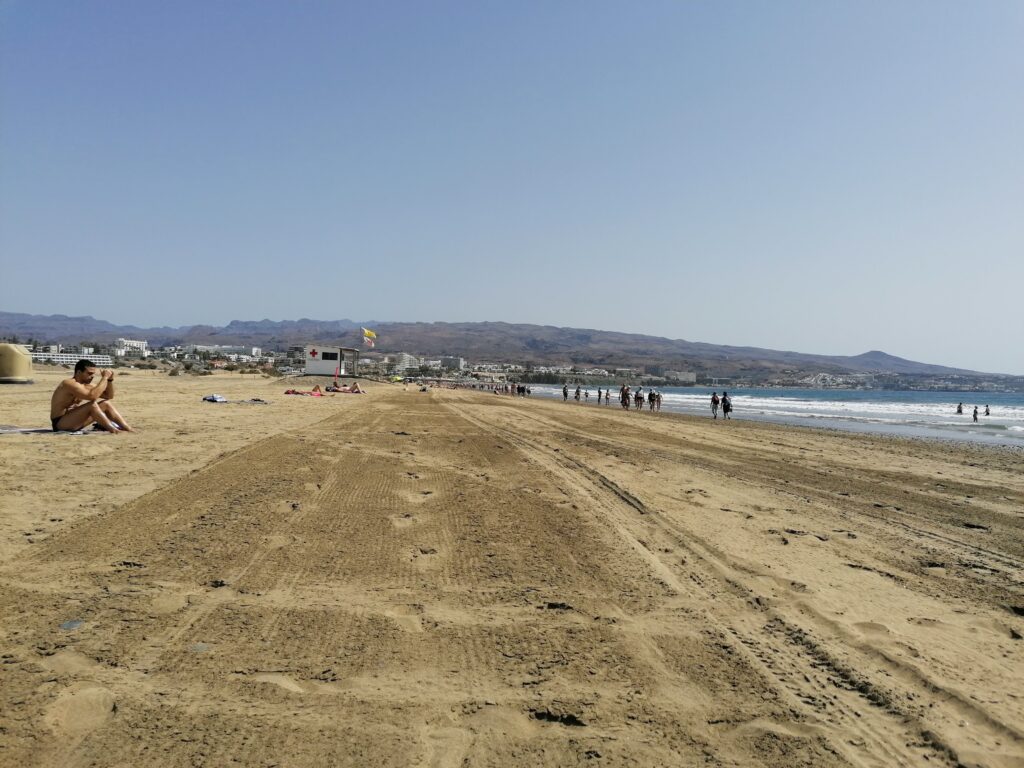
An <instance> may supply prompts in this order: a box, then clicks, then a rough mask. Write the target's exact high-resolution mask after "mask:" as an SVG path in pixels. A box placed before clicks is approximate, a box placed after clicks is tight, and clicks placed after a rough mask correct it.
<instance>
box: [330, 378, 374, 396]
mask: <svg viewBox="0 0 1024 768" xmlns="http://www.w3.org/2000/svg"><path fill="white" fill-rule="evenodd" d="M327 391H328V392H340V393H341V394H347V395H365V394H366V393H365V392H363V390H361V389H360V388H359V382H358V381H353V382H352V385H351V386H348V385H344V386H341V387H336V386H332V385H330V384H328V385H327Z"/></svg>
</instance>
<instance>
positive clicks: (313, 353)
mask: <svg viewBox="0 0 1024 768" xmlns="http://www.w3.org/2000/svg"><path fill="white" fill-rule="evenodd" d="M309 356H310V357H314V358H315V357H316V350H315V349H311V350H310V351H309Z"/></svg>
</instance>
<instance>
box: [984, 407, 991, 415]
mask: <svg viewBox="0 0 1024 768" xmlns="http://www.w3.org/2000/svg"><path fill="white" fill-rule="evenodd" d="M985 415H986V416H991V415H992V414H991V413H989V412H988V406H987V405H986V406H985Z"/></svg>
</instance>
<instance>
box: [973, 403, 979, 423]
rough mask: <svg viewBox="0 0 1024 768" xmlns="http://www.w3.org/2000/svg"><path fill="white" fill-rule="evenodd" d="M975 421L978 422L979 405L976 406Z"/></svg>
mask: <svg viewBox="0 0 1024 768" xmlns="http://www.w3.org/2000/svg"><path fill="white" fill-rule="evenodd" d="M974 423H975V424H977V423H978V406H974Z"/></svg>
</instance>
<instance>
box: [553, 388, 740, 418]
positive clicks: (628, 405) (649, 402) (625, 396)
mask: <svg viewBox="0 0 1024 768" xmlns="http://www.w3.org/2000/svg"><path fill="white" fill-rule="evenodd" d="M611 397H612V390H611V388H610V387H609V388H608V389H605V390H603V391H602V389H601V388H600V387H598V388H597V405H601V403H602V402H603V403H604V404H605V405H608V404H609V403H610V402H611ZM572 398H573V400H574V401H575V402H577V403H580V402H583V403H589V402H590V390H589V389H583V387H582V386H581V385H576V390H575V391H574V392H573V393H572ZM602 398H603V400H602ZM661 401H662V394H661V392H659V391H658V390H656V389H653V388H652V389H650V390H648V391H647V392H644V388H643V387H642V386H639V387H637V388H636V389H632V388H631V387H630V386H629V385H628V384H623V385H621V386H620V387H619V404H620V405H621V406H622V408H623V410H627V411H628V410H630V409H632V410H634V411H641V410H643V408H644V405H646V406H647V409H648V410H650V411H660V410H661ZM562 402H564V403H567V402H569V384H568V383H565V384H563V385H562ZM719 409H721V412H722V418H723V419H731V418H732V415H731V414H732V399H731V398H730V397H729V393H728V392H722V396H721V397H719V396H718V392H714V393H712V395H711V416H712V418H715V419H717V418H718V412H719Z"/></svg>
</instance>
